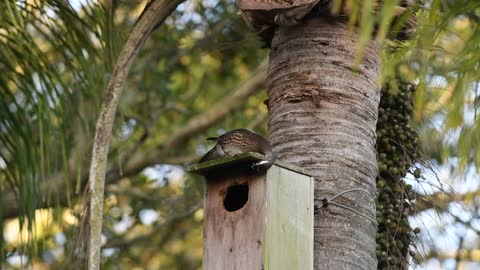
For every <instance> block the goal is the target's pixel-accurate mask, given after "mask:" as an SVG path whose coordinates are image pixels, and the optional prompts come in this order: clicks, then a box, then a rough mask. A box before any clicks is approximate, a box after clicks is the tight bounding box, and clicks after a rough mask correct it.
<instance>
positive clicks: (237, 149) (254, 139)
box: [199, 128, 276, 167]
mask: <svg viewBox="0 0 480 270" xmlns="http://www.w3.org/2000/svg"><path fill="white" fill-rule="evenodd" d="M208 140H216V141H217V144H216V145H215V146H214V147H213V148H212V149H211V150H210V151H208V153H206V154H205V156H203V158H202V159H201V160H200V161H199V162H204V161H208V160H212V159H216V158H219V157H223V156H233V155H237V154H241V153H245V152H257V153H260V154H263V155H265V158H264V160H263V161H262V162H261V163H260V164H259V165H265V166H266V167H267V166H268V167H269V166H271V165H272V164H273V162H275V158H276V156H275V154H274V153H273V151H272V146H271V145H270V143H269V142H268V141H267V140H266V139H265V138H263V137H262V136H260V135H258V134H255V133H253V132H251V131H250V130H248V129H243V128H242V129H234V130H232V131H229V132H227V133H225V134H223V135H221V136H220V137H218V138H208Z"/></svg>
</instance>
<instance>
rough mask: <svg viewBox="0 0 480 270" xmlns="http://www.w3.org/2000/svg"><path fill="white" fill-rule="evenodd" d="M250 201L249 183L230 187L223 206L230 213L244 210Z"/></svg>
mask: <svg viewBox="0 0 480 270" xmlns="http://www.w3.org/2000/svg"><path fill="white" fill-rule="evenodd" d="M247 201H248V183H244V184H236V185H233V186H230V187H228V189H227V193H226V194H225V199H224V200H223V206H224V207H225V210H227V211H228V212H235V211H237V210H240V209H242V207H243V206H244V205H245V204H246V203H247Z"/></svg>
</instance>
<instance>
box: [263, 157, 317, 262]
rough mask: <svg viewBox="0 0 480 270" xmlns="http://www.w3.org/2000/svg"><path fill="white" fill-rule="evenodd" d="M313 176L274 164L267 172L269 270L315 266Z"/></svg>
mask: <svg viewBox="0 0 480 270" xmlns="http://www.w3.org/2000/svg"><path fill="white" fill-rule="evenodd" d="M313 183H314V182H313V177H310V176H307V175H302V174H299V173H296V172H293V171H290V170H286V169H284V168H281V167H278V166H273V167H272V168H270V169H269V170H268V172H267V183H266V194H267V200H266V215H267V216H266V224H265V246H264V261H265V262H264V264H265V269H266V270H289V269H302V270H312V269H313V211H314V209H313V190H314V187H313Z"/></svg>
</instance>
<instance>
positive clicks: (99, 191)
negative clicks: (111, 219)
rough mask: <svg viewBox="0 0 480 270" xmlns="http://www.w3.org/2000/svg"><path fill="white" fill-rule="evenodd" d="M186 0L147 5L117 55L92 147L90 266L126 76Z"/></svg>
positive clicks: (96, 255) (96, 251) (96, 252)
mask: <svg viewBox="0 0 480 270" xmlns="http://www.w3.org/2000/svg"><path fill="white" fill-rule="evenodd" d="M182 2H183V0H156V1H152V2H150V4H149V5H148V6H147V7H146V8H145V10H144V12H143V13H142V15H141V17H140V18H139V20H138V21H137V23H136V24H135V25H134V26H133V29H132V30H131V32H130V34H129V36H128V38H127V41H126V42H125V44H124V46H123V48H122V50H121V51H120V54H119V56H118V58H117V61H116V64H115V68H114V70H113V73H112V77H111V78H110V81H109V82H108V85H107V89H106V91H105V96H104V99H103V102H102V107H101V110H100V116H99V118H98V121H97V126H96V129H95V140H94V145H93V150H92V161H91V164H90V174H89V184H90V186H89V192H90V196H91V197H90V207H89V211H90V214H89V217H90V221H89V226H88V227H89V228H90V231H89V243H88V269H91V270H97V269H100V249H101V232H102V217H103V195H104V188H105V173H106V167H107V154H108V147H109V144H110V137H111V133H112V126H113V119H114V117H115V112H116V109H117V105H118V99H119V97H120V94H121V92H122V89H123V85H124V83H125V79H126V77H127V75H128V73H129V71H130V69H131V66H132V63H133V61H134V60H135V58H136V57H137V55H138V52H139V51H140V48H141V47H142V46H143V44H144V43H145V41H146V40H147V38H148V36H149V35H150V32H151V31H152V29H153V28H154V27H155V26H156V25H157V24H158V23H159V22H162V21H163V20H165V19H166V18H167V16H168V15H170V13H172V12H173V11H174V10H175V8H176V7H177V6H178V5H179V4H180V3H182Z"/></svg>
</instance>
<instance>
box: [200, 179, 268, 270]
mask: <svg viewBox="0 0 480 270" xmlns="http://www.w3.org/2000/svg"><path fill="white" fill-rule="evenodd" d="M233 184H247V185H248V188H249V192H248V193H249V194H248V201H247V203H246V204H245V206H244V207H243V208H241V209H239V210H237V211H234V212H228V211H227V210H226V209H225V207H224V204H223V201H224V198H225V194H226V192H227V189H228V188H229V187H230V186H232V185H233ZM206 190H207V192H206V194H205V217H204V218H205V221H204V226H205V227H204V262H203V263H204V269H205V270H227V269H228V270H250V269H252V270H262V269H263V268H262V267H263V235H264V224H265V218H264V217H265V175H261V176H254V175H250V176H246V177H245V176H238V177H232V178H228V180H220V179H215V180H211V181H207V189H206ZM262 217H263V218H262Z"/></svg>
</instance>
